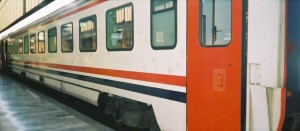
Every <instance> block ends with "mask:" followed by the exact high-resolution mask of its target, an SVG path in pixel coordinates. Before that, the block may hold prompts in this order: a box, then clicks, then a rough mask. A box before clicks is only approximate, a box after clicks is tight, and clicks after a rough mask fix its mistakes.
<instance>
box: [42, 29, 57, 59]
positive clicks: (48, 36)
mask: <svg viewBox="0 0 300 131" xmlns="http://www.w3.org/2000/svg"><path fill="white" fill-rule="evenodd" d="M52 29H55V39H56V43H55V44H56V49H55V51H50V42H49V41H50V39H49V38H50V35H49V31H50V30H52ZM47 33H48V34H47V39H48V40H47V41H48V52H49V53H56V52H57V28H56V27H52V28H49V29H48V31H47ZM51 37H54V36H51ZM45 47H46V46H45Z"/></svg>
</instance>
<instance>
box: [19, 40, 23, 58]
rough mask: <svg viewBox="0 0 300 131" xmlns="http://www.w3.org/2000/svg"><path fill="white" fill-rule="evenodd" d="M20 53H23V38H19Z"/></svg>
mask: <svg viewBox="0 0 300 131" xmlns="http://www.w3.org/2000/svg"><path fill="white" fill-rule="evenodd" d="M19 54H23V39H19Z"/></svg>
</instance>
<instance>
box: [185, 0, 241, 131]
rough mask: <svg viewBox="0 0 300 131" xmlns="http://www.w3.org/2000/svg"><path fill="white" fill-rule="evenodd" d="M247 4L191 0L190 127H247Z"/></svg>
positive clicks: (236, 0)
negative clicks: (244, 45)
mask: <svg viewBox="0 0 300 131" xmlns="http://www.w3.org/2000/svg"><path fill="white" fill-rule="evenodd" d="M242 7H243V3H242V0H188V25H187V26H188V27H187V28H188V29H187V30H188V34H187V35H188V37H187V38H188V50H187V52H188V66H187V67H188V70H187V79H188V85H187V88H188V92H187V94H188V102H187V108H188V122H187V129H188V130H190V131H194V130H197V131H198V130H203V131H208V130H214V131H215V130H231V131H232V130H241V129H243V128H244V125H243V124H242V123H243V122H242V121H243V120H242V119H243V117H245V116H242V114H243V113H242V112H243V111H242V108H244V107H243V106H245V105H242V103H244V104H245V102H242V101H243V100H242V96H243V95H242V76H243V75H242V52H243V50H242V40H243V39H242V38H243V36H242V33H243V30H242V27H243V23H242V21H243V20H242V18H243V12H242V11H243V10H242ZM243 97H245V96H243ZM243 110H244V109H243Z"/></svg>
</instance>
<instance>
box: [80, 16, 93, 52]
mask: <svg viewBox="0 0 300 131" xmlns="http://www.w3.org/2000/svg"><path fill="white" fill-rule="evenodd" d="M96 23H97V22H96V15H93V16H89V17H86V18H83V19H80V21H79V26H80V27H79V32H80V34H79V37H80V40H79V49H80V51H82V52H90V51H96V49H97V27H96Z"/></svg>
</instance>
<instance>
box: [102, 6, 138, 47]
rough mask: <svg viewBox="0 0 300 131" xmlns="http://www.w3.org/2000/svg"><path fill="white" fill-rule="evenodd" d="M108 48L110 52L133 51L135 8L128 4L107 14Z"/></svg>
mask: <svg viewBox="0 0 300 131" xmlns="http://www.w3.org/2000/svg"><path fill="white" fill-rule="evenodd" d="M106 24H107V27H106V42H107V43H106V47H107V49H108V50H132V48H133V6H132V4H127V5H124V6H121V7H118V8H114V9H110V10H108V11H107V12H106Z"/></svg>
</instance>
